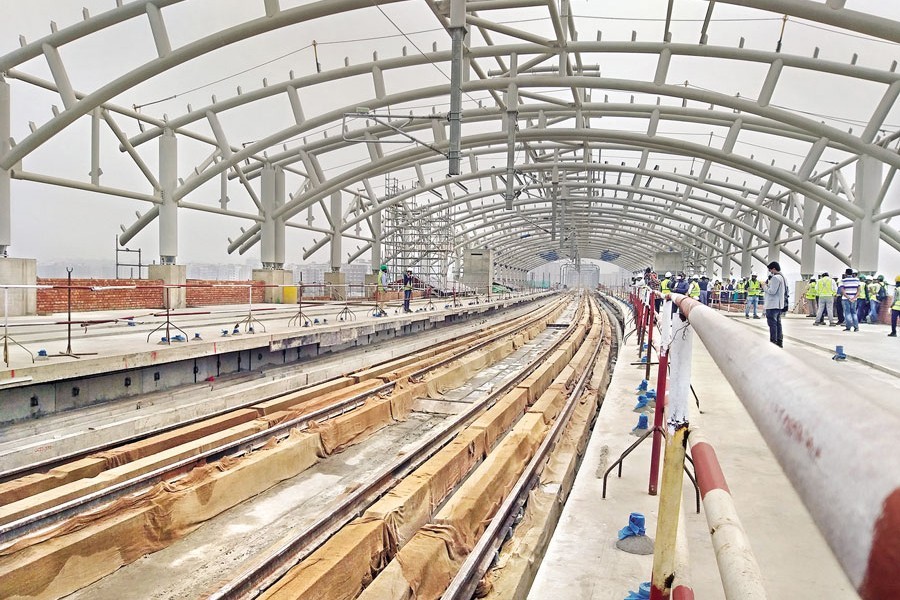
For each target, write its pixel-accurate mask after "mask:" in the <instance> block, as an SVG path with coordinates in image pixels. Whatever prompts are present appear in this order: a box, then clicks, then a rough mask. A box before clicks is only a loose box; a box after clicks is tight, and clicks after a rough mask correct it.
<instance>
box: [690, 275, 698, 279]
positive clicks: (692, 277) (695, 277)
mask: <svg viewBox="0 0 900 600" xmlns="http://www.w3.org/2000/svg"><path fill="white" fill-rule="evenodd" d="M691 279H700V278H699V277H697V276H696V275H691Z"/></svg>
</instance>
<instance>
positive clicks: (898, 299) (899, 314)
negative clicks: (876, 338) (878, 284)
mask: <svg viewBox="0 0 900 600" xmlns="http://www.w3.org/2000/svg"><path fill="white" fill-rule="evenodd" d="M898 319H900V275H897V276H896V277H895V278H894V303H893V304H892V305H891V332H890V333H889V334H888V337H897V320H898Z"/></svg>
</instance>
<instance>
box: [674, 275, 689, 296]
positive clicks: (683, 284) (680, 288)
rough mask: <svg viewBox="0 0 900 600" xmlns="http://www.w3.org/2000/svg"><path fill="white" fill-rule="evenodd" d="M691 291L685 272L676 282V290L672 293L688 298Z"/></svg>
mask: <svg viewBox="0 0 900 600" xmlns="http://www.w3.org/2000/svg"><path fill="white" fill-rule="evenodd" d="M689 289H690V284H689V283H688V280H687V277H685V275H684V273H683V272H682V273H679V274H678V280H677V281H676V282H675V288H674V289H673V290H672V291H673V292H675V293H676V294H682V295H684V296H686V295H687V293H688V290H689Z"/></svg>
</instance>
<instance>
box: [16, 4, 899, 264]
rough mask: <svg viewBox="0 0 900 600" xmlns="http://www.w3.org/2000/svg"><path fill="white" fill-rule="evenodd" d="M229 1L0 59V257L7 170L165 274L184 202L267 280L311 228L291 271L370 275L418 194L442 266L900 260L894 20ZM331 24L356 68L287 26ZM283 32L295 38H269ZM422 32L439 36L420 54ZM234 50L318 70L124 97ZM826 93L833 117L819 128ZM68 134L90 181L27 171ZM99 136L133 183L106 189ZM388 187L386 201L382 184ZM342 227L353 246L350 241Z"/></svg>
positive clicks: (77, 34) (135, 10) (697, 9)
mask: <svg viewBox="0 0 900 600" xmlns="http://www.w3.org/2000/svg"><path fill="white" fill-rule="evenodd" d="M851 3H852V1H851V2H846V4H851ZM863 3H865V2H863ZM240 4H241V6H240V7H239V8H238V4H236V3H232V5H233V6H232V8H234V9H235V10H234V12H235V14H234V15H232V16H231V19H230V21H229V20H228V18H227V15H224V16H223V12H224V13H227V12H228V11H224V10H223V3H222V2H215V3H210V2H204V1H203V0H132V1H131V2H124V1H123V0H116V2H115V6H114V7H110V8H108V9H107V10H105V11H104V12H102V13H99V14H96V15H91V14H90V13H89V12H88V11H87V9H85V11H84V14H83V20H81V21H80V22H78V23H76V24H73V25H69V26H65V27H58V26H57V25H56V24H55V23H51V32H50V33H49V34H48V35H46V36H44V37H42V38H40V39H37V40H33V41H29V40H26V39H24V38H20V48H18V49H17V50H14V51H12V52H9V53H8V54H6V55H5V56H2V57H0V250H3V251H4V252H5V251H6V248H7V247H9V246H11V245H12V244H14V241H15V239H14V238H15V235H17V234H18V230H17V229H16V228H15V223H12V220H11V216H10V215H11V213H10V204H11V202H18V201H19V200H18V199H17V198H15V197H13V194H12V192H11V182H12V181H14V180H21V181H30V182H36V183H41V184H48V185H54V186H63V187H68V188H73V189H78V190H86V191H93V192H98V193H102V194H107V195H113V196H118V197H121V198H124V199H126V200H127V201H130V202H137V203H139V204H141V205H143V209H142V210H140V211H139V212H138V215H137V218H136V220H135V221H134V222H133V223H129V224H123V227H122V230H123V233H122V235H121V236H120V243H121V244H123V245H124V244H126V243H127V242H128V241H129V240H130V239H132V238H133V237H134V236H135V235H137V234H138V233H139V232H141V231H142V230H144V229H145V228H146V227H147V226H149V225H150V224H151V223H155V224H156V227H158V232H159V252H160V257H161V261H162V262H169V263H174V262H175V261H176V260H177V257H178V215H179V214H180V213H182V212H183V211H185V210H191V211H202V212H208V213H215V214H218V215H225V216H229V217H233V218H234V222H233V225H232V233H231V237H229V239H228V240H227V242H226V241H225V240H222V248H223V250H227V251H228V252H230V253H231V252H239V253H244V252H247V251H248V250H250V249H251V248H254V247H256V246H257V245H258V246H259V247H260V256H261V262H262V263H263V265H264V266H265V267H269V268H280V267H281V266H282V265H283V264H284V262H285V257H286V243H285V235H286V234H285V232H286V231H287V230H291V231H298V230H299V231H303V232H306V233H305V234H304V235H306V236H309V238H310V239H308V245H307V247H305V248H304V250H303V252H302V258H304V259H307V258H310V257H311V256H313V255H314V254H315V253H317V252H319V251H321V250H322V249H323V248H326V247H330V249H331V260H332V264H334V263H335V261H337V264H338V265H339V264H340V258H341V256H342V254H343V255H345V258H347V259H349V260H351V261H352V260H360V259H363V257H365V256H368V257H369V260H371V262H372V264H373V265H377V264H378V263H380V262H381V261H382V260H383V259H390V258H391V257H389V256H387V257H383V256H382V248H381V246H382V241H383V240H384V238H385V237H386V236H388V235H390V234H392V233H395V232H394V231H391V230H390V229H389V228H383V227H382V220H381V214H382V212H383V211H384V210H386V209H387V208H388V207H390V206H392V205H395V204H397V203H400V202H405V201H409V200H411V199H415V198H419V199H420V201H421V199H427V201H428V202H427V211H431V212H434V213H438V212H442V213H443V214H449V215H450V222H451V228H452V234H453V240H454V252H455V253H456V255H457V256H461V255H462V253H463V251H464V250H465V249H467V248H482V247H486V248H490V249H492V250H493V251H494V256H495V260H496V261H497V262H498V264H502V265H503V266H504V267H506V268H508V269H511V270H514V271H517V272H525V271H528V270H531V269H535V268H538V267H540V266H541V265H543V264H545V263H546V262H549V261H551V260H555V259H558V258H568V259H572V260H575V261H579V260H580V259H582V258H590V259H597V260H606V261H609V262H612V263H615V264H618V265H619V266H621V267H623V268H626V269H639V268H642V267H643V266H644V265H647V264H651V263H652V260H653V256H654V253H655V252H657V251H663V250H670V251H675V252H681V253H682V254H683V255H684V256H685V258H686V260H687V261H688V262H689V263H690V264H693V265H695V266H696V268H697V269H698V270H704V271H707V272H710V273H713V272H717V273H722V274H723V275H727V274H729V273H732V272H736V271H740V272H742V273H743V274H747V273H748V272H749V270H750V269H751V268H752V265H753V263H754V261H758V262H766V261H768V260H775V259H780V258H782V257H786V258H788V259H790V260H791V261H794V262H796V263H797V264H798V267H799V268H798V270H799V271H800V272H801V273H803V274H812V273H814V272H815V270H816V261H817V257H818V259H819V260H820V261H825V262H829V261H830V262H831V263H839V264H842V265H851V266H854V267H856V268H858V269H860V271H862V272H874V271H876V270H877V269H878V266H879V255H880V253H883V252H885V251H890V252H896V251H897V250H900V231H898V230H897V228H896V227H895V226H892V225H891V224H890V221H891V219H892V218H893V217H895V216H898V215H900V193H898V192H897V190H896V189H895V188H894V187H893V183H894V174H895V173H896V170H897V168H898V167H900V154H898V145H900V131H898V130H900V126H898V124H900V108H898V105H897V99H898V96H900V74H898V73H897V61H896V60H893V58H895V57H898V56H900V52H898V48H900V10H898V9H897V8H892V7H881V8H879V10H874V9H872V10H873V11H874V12H872V13H869V12H865V11H862V10H853V9H851V7H849V6H845V0H827V1H820V0H779V1H775V0H702V1H701V0H646V1H644V2H636V3H635V5H636V6H641V7H642V8H641V10H643V11H645V12H642V13H641V14H642V15H644V14H650V15H651V16H652V18H651V19H649V20H650V21H652V22H653V25H654V27H655V28H656V29H657V31H656V34H657V35H656V37H655V39H645V36H639V35H638V34H637V32H636V31H634V32H630V31H628V30H622V29H621V25H619V23H620V22H622V21H625V22H626V27H629V26H631V25H634V24H635V23H640V22H641V20H642V19H639V18H637V17H635V18H634V19H633V20H632V19H629V17H627V16H626V17H621V18H619V19H618V20H615V21H613V23H614V25H615V26H616V30H615V31H614V32H613V34H612V36H610V35H609V34H603V33H601V32H600V31H597V29H596V25H597V23H598V22H602V21H603V19H604V17H602V16H597V15H596V14H589V13H590V10H591V9H590V6H591V5H590V4H589V3H586V2H577V1H575V0H571V1H570V0H443V1H440V0H318V1H315V0H313V1H297V0H294V1H290V0H258V1H255V2H242V3H240ZM868 4H869V6H868V8H870V9H871V7H872V6H876V7H877V6H878V3H877V2H871V1H869V2H868ZM882 4H883V3H882ZM593 10H596V7H594V8H593ZM635 10H637V9H635ZM647 11H649V12H647ZM680 14H685V15H688V16H692V18H686V19H680V18H679V15H680ZM644 20H646V19H644ZM629 21H632V22H629ZM186 23H189V27H188V26H186V25H185V24H186ZM374 23H377V24H378V27H379V28H380V29H379V31H386V32H390V34H391V35H393V36H394V37H392V38H391V39H392V40H393V39H396V37H397V36H400V37H401V38H405V39H404V42H406V43H408V45H404V46H403V47H402V49H396V48H395V49H394V52H392V53H391V54H390V56H384V54H385V53H386V52H385V51H384V50H382V49H381V48H379V50H380V51H374V52H371V51H370V50H369V46H370V45H372V46H377V45H378V44H381V42H380V41H376V40H379V39H380V38H384V37H387V34H385V35H383V36H377V35H373V36H371V37H370V38H367V37H366V36H365V35H360V34H359V30H358V28H359V27H360V26H361V25H362V24H365V25H366V27H370V26H371V27H374V26H373V25H371V24H374ZM411 23H414V24H415V31H414V30H413V27H411V26H410V24H411ZM735 23H739V24H741V26H745V27H760V28H761V30H760V31H762V33H760V34H759V35H752V36H750V35H748V37H747V38H745V37H743V36H739V37H737V38H736V39H733V40H730V42H731V43H725V41H723V40H724V38H725V37H727V36H726V35H724V34H723V35H721V36H717V33H718V32H719V31H723V30H725V29H728V28H729V27H732V29H728V32H729V35H730V34H731V32H732V30H733V27H734V25H733V24H735ZM729 24H732V25H729ZM788 24H790V27H791V28H792V29H788ZM344 25H346V27H343V26H344ZM342 27H343V35H344V38H343V39H344V41H345V42H346V43H347V44H351V43H352V44H354V45H355V46H354V48H355V51H356V52H357V54H361V55H363V60H358V61H356V62H353V63H351V61H350V59H349V57H348V58H345V59H344V60H343V61H339V60H334V57H333V56H332V57H331V58H332V60H331V61H329V62H328V63H327V64H325V65H324V66H323V65H322V64H321V63H320V62H319V57H318V47H317V44H316V43H315V42H312V43H309V42H311V39H310V38H309V37H308V36H309V35H310V32H315V31H324V30H327V29H328V28H336V30H338V31H341V30H342ZM123 28H126V29H127V31H129V32H132V33H133V39H132V40H129V41H128V44H130V45H134V46H135V47H138V46H140V48H141V50H140V51H141V53H142V54H141V56H142V57H141V58H140V59H139V60H136V61H133V62H132V64H129V65H123V66H122V67H121V68H120V69H119V70H118V71H115V72H112V70H110V72H109V73H106V72H105V70H104V73H103V74H102V75H97V77H100V80H99V82H94V83H95V85H93V86H92V87H91V88H89V89H80V88H79V87H78V86H77V85H76V83H75V80H76V77H75V76H74V74H75V73H76V72H79V73H80V72H84V70H85V69H90V68H91V65H90V64H87V65H85V64H76V63H78V60H77V59H71V58H64V57H66V56H70V55H76V54H77V53H76V52H74V51H72V52H69V50H70V48H78V47H80V46H83V45H85V44H86V43H88V42H92V43H95V44H99V45H101V46H102V45H103V44H104V43H105V42H104V40H107V39H113V37H114V36H117V35H118V36H121V32H122V30H123ZM773 28H774V29H773ZM176 29H177V34H176V33H175V31H176ZM778 30H780V37H779V38H778V40H777V45H774V47H773V44H772V43H771V42H772V41H773V40H772V39H771V33H772V31H775V32H777V31H778ZM786 30H787V31H788V33H793V34H794V35H793V38H792V39H793V40H794V42H793V43H791V42H790V39H791V38H789V39H787V40H785V32H786ZM354 31H355V32H356V33H354ZM801 31H802V35H800V34H799V33H798V32H801ZM285 34H286V35H292V36H296V37H299V38H301V39H300V41H299V42H298V41H297V40H295V41H294V46H290V47H285V45H284V35H285ZM426 34H427V35H430V36H432V37H433V38H434V40H437V41H432V44H431V45H430V46H428V45H426V44H425V43H424V42H422V39H423V36H424V35H426ZM642 34H643V31H642ZM272 36H282V37H272ZM836 36H843V37H840V38H836ZM609 37H613V38H617V39H608V38H609ZM588 38H591V39H588ZM604 38H607V39H604ZM639 38H641V39H639ZM720 38H722V39H720ZM798 38H799V39H798ZM417 39H418V40H419V43H417V42H416V40H417ZM454 39H455V40H458V41H459V42H460V43H459V44H457V45H453V44H452V43H451V42H452V40H454ZM835 39H840V40H845V41H847V43H850V44H859V45H862V46H864V47H866V48H869V49H870V52H869V56H868V58H869V60H862V61H861V60H860V57H859V55H857V54H855V53H854V54H852V55H851V56H849V57H847V58H849V60H844V61H843V62H842V61H839V60H837V59H834V58H826V57H824V56H821V54H822V52H821V51H820V46H822V47H824V48H825V49H826V52H827V50H828V49H829V47H831V46H833V45H834V41H835ZM367 40H369V41H367ZM783 40H784V41H785V43H784V45H782V42H783ZM848 40H850V41H848ZM273 42H278V43H273ZM250 43H254V44H256V49H257V52H260V50H259V48H260V47H262V48H263V50H262V51H261V52H262V55H263V56H264V57H265V56H268V57H270V58H271V59H272V60H271V61H264V62H266V63H268V62H273V61H275V60H281V59H284V58H285V56H288V55H294V54H296V53H301V54H302V53H303V52H305V53H306V55H308V54H309V51H310V50H312V51H313V52H314V53H315V60H314V61H309V60H308V56H307V57H306V58H305V59H304V60H303V61H299V60H298V61H297V63H294V62H292V63H291V64H292V66H294V67H295V68H294V69H292V70H291V71H290V73H289V74H288V76H287V77H284V78H281V79H275V78H272V77H267V78H265V79H263V81H262V83H261V84H256V85H255V86H254V87H253V89H250V86H248V85H247V82H249V81H252V80H253V79H252V78H255V77H256V76H255V75H253V74H244V73H237V74H236V75H235V76H234V77H232V76H231V75H229V76H228V77H226V78H224V79H228V80H229V81H231V80H232V79H233V78H235V77H237V78H238V80H239V81H240V82H241V83H243V85H241V86H239V87H238V89H237V93H234V94H233V95H229V96H227V97H223V96H222V95H221V94H216V95H213V96H212V98H211V99H209V100H205V99H204V100H201V101H200V102H197V101H196V98H198V97H199V96H197V95H196V93H195V92H196V91H197V90H199V89H201V88H204V87H205V86H200V87H199V88H197V89H196V90H189V91H190V92H192V93H193V95H191V96H190V97H191V99H194V100H195V101H194V102H192V103H191V104H188V105H187V107H186V108H177V105H176V104H175V99H176V98H177V97H180V96H182V94H172V95H171V96H167V97H165V98H163V99H162V100H160V101H158V102H146V103H143V104H141V103H139V102H136V101H135V100H136V99H137V98H140V97H141V93H142V92H141V89H142V86H145V84H147V83H148V82H154V81H161V82H163V83H164V82H165V81H166V77H169V76H173V74H176V73H192V75H191V77H194V78H199V75H198V74H197V72H196V71H194V69H199V70H202V69H203V65H208V64H210V63H209V62H204V61H209V60H212V59H214V57H216V56H217V55H218V54H219V53H221V52H224V51H225V50H226V49H228V48H231V47H240V48H244V47H248V46H245V45H246V44H250ZM267 44H269V45H267ZM298 45H302V46H303V47H302V48H300V49H299V50H296V49H295V48H296V47H297V46H298ZM109 47H112V46H107V48H109ZM361 48H362V49H361ZM872 48H875V49H877V51H871V49H872ZM286 50H290V51H289V52H288V53H287V54H285V51H286ZM398 50H399V51H398ZM801 50H805V51H807V52H806V53H805V54H803V55H801V53H800V52H801ZM304 56H305V55H304ZM292 60H293V59H292ZM113 62H115V61H113ZM247 71H248V72H249V71H252V69H248V70H247ZM47 73H49V75H48V74H47ZM685 73H687V74H688V75H689V77H688V79H687V80H685V79H684V78H683V77H682V75H683V74H685ZM97 77H94V79H96V78H97ZM81 79H82V80H84V79H89V78H85V77H83V76H82V77H81ZM257 80H258V79H257ZM698 82H700V83H698ZM32 89H33V90H40V91H41V93H43V94H45V98H47V100H48V103H49V104H52V110H51V111H48V112H49V113H50V117H49V119H47V120H46V121H44V122H42V123H40V124H35V123H27V128H25V125H26V124H25V123H20V122H17V121H16V119H15V118H14V117H15V115H16V114H17V112H16V111H15V106H16V101H17V96H18V95H19V94H23V93H25V92H26V91H28V90H32ZM167 89H168V88H167ZM175 89H177V88H175ZM844 96H846V98H844ZM840 101H843V102H845V105H844V107H842V108H846V110H845V112H843V113H842V114H841V115H838V116H835V115H833V114H830V113H833V112H834V111H830V110H829V108H830V107H832V106H831V105H833V104H834V103H835V102H840ZM454 102H456V103H457V104H456V106H458V111H457V110H456V109H455V108H456V106H455V105H454ZM832 108H833V107H832ZM163 109H164V110H165V112H163ZM175 111H177V112H175ZM79 124H81V125H79ZM88 124H89V127H87V125H88ZM73 131H74V132H77V135H80V136H82V137H86V138H87V139H86V140H85V146H86V147H88V148H90V150H89V153H88V156H89V161H90V172H89V173H88V177H87V178H85V179H80V178H77V177H72V178H70V177H64V176H61V175H60V174H59V173H57V172H55V171H54V170H53V169H52V165H51V168H46V167H45V168H32V167H31V165H32V164H36V163H39V162H40V161H39V160H38V158H37V157H38V156H40V155H41V153H42V152H45V151H47V149H48V148H50V149H52V148H53V146H54V145H58V144H63V143H64V142H62V141H61V140H64V139H68V138H66V135H67V132H73ZM248 136H250V137H249V139H250V141H239V140H244V139H248ZM110 140H112V141H113V142H114V145H115V153H116V154H118V155H119V157H120V158H119V160H120V161H121V160H123V159H124V161H125V162H126V163H127V168H128V169H130V175H128V176H114V175H113V174H112V172H110V174H109V175H106V174H104V172H103V168H102V165H103V164H104V160H109V159H108V158H106V156H107V155H109V154H110V152H109V150H108V149H107V150H106V153H105V155H104V154H103V153H101V147H102V146H103V145H104V144H103V143H104V142H106V144H105V145H106V147H107V148H108V147H109V141H110ZM448 158H449V160H448ZM454 159H455V160H456V162H457V163H459V166H458V167H457V166H454ZM448 173H451V174H449V175H448ZM386 177H392V178H396V179H398V180H400V181H402V182H403V187H402V189H400V190H396V191H393V192H390V193H389V190H388V189H387V187H386V186H385V185H384V184H383V182H384V181H385V178H386ZM109 179H114V180H115V181H116V183H115V184H110V183H107V180H109ZM148 205H149V208H148ZM409 225H410V226H414V225H415V224H414V223H412V224H409ZM395 227H396V226H395ZM223 237H224V236H223ZM345 238H346V239H348V240H351V241H352V242H354V243H356V244H357V246H356V247H355V248H354V249H353V250H352V251H350V252H344V251H343V249H342V243H341V242H342V240H343V239H345ZM841 243H843V244H844V246H843V247H841Z"/></svg>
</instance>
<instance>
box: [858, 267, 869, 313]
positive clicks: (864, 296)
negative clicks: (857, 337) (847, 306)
mask: <svg viewBox="0 0 900 600" xmlns="http://www.w3.org/2000/svg"><path fill="white" fill-rule="evenodd" d="M868 317H869V278H868V277H866V276H865V275H860V276H859V295H858V296H857V297H856V320H857V321H858V322H859V323H868Z"/></svg>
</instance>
